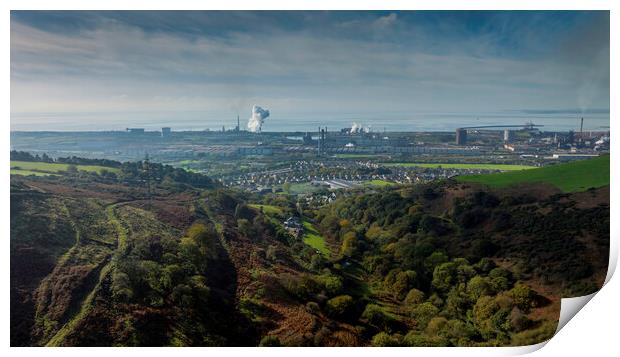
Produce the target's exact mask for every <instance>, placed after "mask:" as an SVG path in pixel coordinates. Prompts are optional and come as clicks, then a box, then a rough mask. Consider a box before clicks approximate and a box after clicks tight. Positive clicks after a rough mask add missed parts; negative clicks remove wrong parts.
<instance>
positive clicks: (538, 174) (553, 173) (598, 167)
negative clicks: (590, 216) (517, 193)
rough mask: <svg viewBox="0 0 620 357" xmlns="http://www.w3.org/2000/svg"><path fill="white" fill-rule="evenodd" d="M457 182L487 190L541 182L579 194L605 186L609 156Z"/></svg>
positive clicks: (466, 177) (464, 178)
mask: <svg viewBox="0 0 620 357" xmlns="http://www.w3.org/2000/svg"><path fill="white" fill-rule="evenodd" d="M457 180H459V181H462V182H478V183H482V184H485V185H488V186H491V187H506V186H511V185H515V184H519V183H525V182H543V183H549V184H552V185H554V186H556V187H558V188H559V189H561V190H562V191H564V192H574V191H583V190H586V189H588V188H590V187H601V186H605V185H609V155H605V156H601V157H597V158H594V159H589V160H581V161H575V162H570V163H565V164H556V165H550V166H546V167H542V168H537V169H533V170H526V171H514V172H502V173H495V174H487V175H471V176H459V177H458V178H457Z"/></svg>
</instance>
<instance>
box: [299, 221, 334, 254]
mask: <svg viewBox="0 0 620 357" xmlns="http://www.w3.org/2000/svg"><path fill="white" fill-rule="evenodd" d="M303 224H304V238H303V240H304V243H306V244H307V245H309V246H311V247H312V248H314V249H316V250H318V251H319V252H321V254H323V255H324V256H329V249H327V246H326V245H325V238H323V236H321V234H320V233H319V232H318V231H317V230H316V228H314V226H313V225H312V223H310V222H308V221H304V222H303Z"/></svg>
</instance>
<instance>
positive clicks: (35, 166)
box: [11, 161, 120, 176]
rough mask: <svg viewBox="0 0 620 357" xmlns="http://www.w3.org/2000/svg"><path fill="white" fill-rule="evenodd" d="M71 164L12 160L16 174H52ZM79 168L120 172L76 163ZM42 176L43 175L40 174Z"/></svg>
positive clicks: (112, 168)
mask: <svg viewBox="0 0 620 357" xmlns="http://www.w3.org/2000/svg"><path fill="white" fill-rule="evenodd" d="M69 166H70V164H57V163H49V162H33V161H11V173H12V174H13V172H14V171H15V174H16V175H22V174H24V173H26V172H38V173H39V174H42V175H44V174H50V173H59V172H62V171H67V168H68V167H69ZM75 166H76V167H77V168H78V170H81V171H89V172H97V173H101V171H103V170H107V171H110V172H114V173H119V172H120V170H119V169H118V168H114V167H105V166H96V165H75ZM38 176H41V175H38Z"/></svg>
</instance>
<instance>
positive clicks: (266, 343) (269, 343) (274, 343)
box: [258, 336, 282, 347]
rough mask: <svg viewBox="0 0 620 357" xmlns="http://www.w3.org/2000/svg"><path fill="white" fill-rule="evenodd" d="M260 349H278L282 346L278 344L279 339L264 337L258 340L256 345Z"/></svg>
mask: <svg viewBox="0 0 620 357" xmlns="http://www.w3.org/2000/svg"><path fill="white" fill-rule="evenodd" d="M258 345H259V346H260V347H280V346H282V344H281V343H280V339H279V338H277V337H276V336H265V337H263V338H262V339H261V340H260V343H259V344H258Z"/></svg>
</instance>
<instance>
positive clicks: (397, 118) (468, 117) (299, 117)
mask: <svg viewBox="0 0 620 357" xmlns="http://www.w3.org/2000/svg"><path fill="white" fill-rule="evenodd" d="M581 118H584V122H583V130H584V131H607V130H609V129H608V128H609V126H610V115H609V111H607V110H591V111H585V112H584V111H578V110H565V111H501V112H462V113H455V112H411V113H379V114H368V113H361V114H356V113H352V114H333V115H330V114H325V113H320V114H316V115H313V114H295V113H292V114H286V115H285V114H278V113H277V111H273V110H272V115H271V116H270V117H268V118H266V119H265V121H264V124H263V126H262V131H265V132H315V131H317V130H318V127H327V130H328V131H333V130H340V129H342V128H350V127H351V126H353V125H355V124H357V125H358V126H361V127H363V128H365V130H368V131H372V132H383V131H388V132H390V131H435V132H438V131H454V130H455V129H456V128H460V127H475V126H485V125H525V124H527V123H533V124H535V125H540V126H541V127H539V129H540V130H542V131H569V130H575V131H578V130H580V125H581ZM246 123H247V119H243V118H241V120H240V124H241V129H242V130H244V129H246V127H245V126H246ZM236 125H237V116H236V114H230V115H228V114H213V113H206V112H157V113H145V112H141V113H71V114H67V113H37V114H13V113H12V114H11V131H115V130H121V131H122V130H125V129H126V128H130V127H131V128H145V129H146V130H161V128H162V127H170V128H172V130H173V131H188V130H191V131H202V130H215V131H219V130H222V128H224V129H225V130H230V129H234V128H235V126H236Z"/></svg>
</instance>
